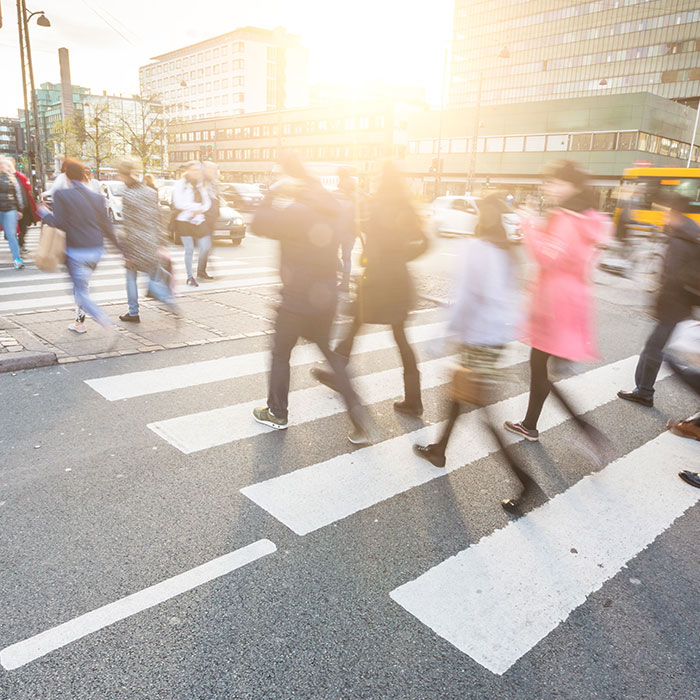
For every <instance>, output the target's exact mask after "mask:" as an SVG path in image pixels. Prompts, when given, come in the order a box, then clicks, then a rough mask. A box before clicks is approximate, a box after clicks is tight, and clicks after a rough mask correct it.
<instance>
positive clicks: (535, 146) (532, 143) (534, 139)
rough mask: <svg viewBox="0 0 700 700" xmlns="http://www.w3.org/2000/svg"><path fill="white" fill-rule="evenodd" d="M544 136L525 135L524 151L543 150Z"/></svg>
mask: <svg viewBox="0 0 700 700" xmlns="http://www.w3.org/2000/svg"><path fill="white" fill-rule="evenodd" d="M544 147H545V137H544V136H526V137H525V150H526V151H531V152H532V151H544Z"/></svg>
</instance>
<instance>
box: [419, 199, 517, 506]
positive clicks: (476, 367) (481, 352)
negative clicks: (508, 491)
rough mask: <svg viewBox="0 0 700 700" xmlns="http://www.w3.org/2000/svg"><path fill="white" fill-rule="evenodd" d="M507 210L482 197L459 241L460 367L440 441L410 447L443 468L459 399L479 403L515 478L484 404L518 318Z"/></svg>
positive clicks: (456, 326)
mask: <svg viewBox="0 0 700 700" xmlns="http://www.w3.org/2000/svg"><path fill="white" fill-rule="evenodd" d="M509 211H510V207H509V204H508V203H507V201H505V200H504V199H503V197H502V195H501V194H499V193H493V194H490V195H488V196H487V197H485V198H484V199H483V200H482V201H481V203H480V204H479V220H478V222H477V225H476V228H475V231H474V237H473V238H471V239H469V240H467V241H464V242H463V243H462V246H463V247H462V251H461V255H460V258H459V266H458V268H457V279H456V294H455V299H454V304H453V306H452V308H451V320H450V326H449V327H450V330H451V331H452V332H453V333H454V335H455V339H456V341H457V342H458V344H459V347H460V360H461V368H460V369H458V370H457V371H456V373H455V380H454V381H453V383H452V385H451V387H450V394H451V400H450V406H449V415H448V419H447V424H446V425H445V428H444V430H443V431H442V435H441V436H440V439H439V440H438V442H435V443H433V444H431V445H414V446H413V451H414V452H415V453H416V454H417V455H418V456H419V457H422V458H423V459H426V460H427V461H429V462H430V463H431V464H432V465H434V466H436V467H444V466H445V462H446V459H445V450H446V449H447V445H448V442H449V440H450V435H451V434H452V430H453V428H454V426H455V423H456V421H457V418H458V417H459V414H460V407H461V405H462V403H471V404H475V405H478V406H482V407H483V408H482V412H483V417H484V418H483V420H484V425H485V427H486V429H487V430H488V431H489V432H490V433H491V435H493V436H494V437H495V438H496V440H497V444H498V445H499V446H500V447H501V449H502V451H503V454H504V455H505V457H506V459H507V460H508V463H509V464H510V465H511V467H512V468H513V470H514V472H515V474H516V476H518V478H520V475H521V474H522V470H521V469H520V468H519V467H518V465H517V464H516V463H515V460H514V459H513V457H512V456H511V455H510V452H509V451H508V449H507V448H506V446H505V444H504V443H503V440H502V439H501V436H500V435H499V433H498V430H497V429H496V427H495V426H494V424H493V421H492V420H491V419H490V417H489V414H488V404H489V403H491V402H492V401H493V398H494V394H495V389H496V388H497V386H498V385H499V384H500V383H502V382H503V378H504V377H503V373H502V372H501V371H500V370H499V361H500V358H501V356H502V354H503V350H504V347H505V346H506V344H507V343H510V342H512V341H513V340H515V338H516V336H517V330H518V328H517V326H518V321H519V316H520V310H519V305H518V263H517V251H516V250H515V244H514V243H513V242H512V241H510V240H509V239H508V236H507V234H506V230H505V227H504V225H503V215H504V214H507V213H508V212H509ZM460 378H461V380H460ZM460 386H461V389H460ZM521 483H522V486H523V488H524V487H525V484H526V483H528V482H527V480H524V479H521ZM521 497H522V494H521V496H520V497H519V498H518V499H507V501H504V502H503V505H504V507H507V508H509V509H513V508H515V507H516V505H517V503H518V501H519V500H520V498H521Z"/></svg>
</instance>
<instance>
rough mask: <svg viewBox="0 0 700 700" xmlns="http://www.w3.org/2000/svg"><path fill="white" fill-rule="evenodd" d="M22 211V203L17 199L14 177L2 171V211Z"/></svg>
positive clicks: (0, 194)
mask: <svg viewBox="0 0 700 700" xmlns="http://www.w3.org/2000/svg"><path fill="white" fill-rule="evenodd" d="M13 209H16V210H17V211H22V203H21V202H20V201H19V200H18V199H17V188H16V187H15V182H14V178H13V177H11V176H10V175H8V174H7V173H0V211H12V210H13Z"/></svg>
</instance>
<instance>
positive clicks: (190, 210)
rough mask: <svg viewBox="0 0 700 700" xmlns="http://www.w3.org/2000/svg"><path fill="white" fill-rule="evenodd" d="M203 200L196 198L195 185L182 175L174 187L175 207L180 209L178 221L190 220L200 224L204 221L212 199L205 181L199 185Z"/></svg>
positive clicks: (197, 224)
mask: <svg viewBox="0 0 700 700" xmlns="http://www.w3.org/2000/svg"><path fill="white" fill-rule="evenodd" d="M197 189H198V190H199V194H200V195H201V197H202V201H201V202H195V200H194V185H192V184H191V183H190V182H189V181H188V180H187V179H186V178H184V177H181V178H180V179H179V180H178V181H177V182H176V183H175V186H174V187H173V207H174V208H175V209H177V210H178V214H177V220H178V221H189V222H190V223H193V224H195V225H196V226H199V224H202V223H204V212H205V211H207V209H209V207H210V206H211V199H210V197H209V193H208V192H207V188H206V187H205V186H204V183H200V184H199V185H197Z"/></svg>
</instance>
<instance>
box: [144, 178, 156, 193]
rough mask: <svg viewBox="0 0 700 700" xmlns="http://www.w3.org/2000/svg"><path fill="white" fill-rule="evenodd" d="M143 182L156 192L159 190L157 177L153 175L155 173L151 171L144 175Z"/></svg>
mask: <svg viewBox="0 0 700 700" xmlns="http://www.w3.org/2000/svg"><path fill="white" fill-rule="evenodd" d="M143 184H144V185H146V187H150V188H151V189H152V190H154V191H155V192H158V185H157V184H156V179H155V178H154V177H153V175H151V173H146V174H145V175H144V176H143Z"/></svg>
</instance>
